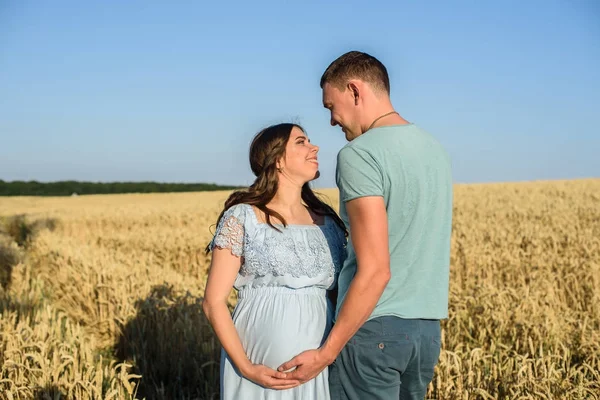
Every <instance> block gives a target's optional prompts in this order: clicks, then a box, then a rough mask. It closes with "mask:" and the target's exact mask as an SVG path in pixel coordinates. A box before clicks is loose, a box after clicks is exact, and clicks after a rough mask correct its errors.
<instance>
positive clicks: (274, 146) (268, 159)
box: [206, 123, 348, 254]
mask: <svg viewBox="0 0 600 400" xmlns="http://www.w3.org/2000/svg"><path fill="white" fill-rule="evenodd" d="M294 127H296V128H299V129H300V130H301V131H302V132H304V129H303V128H302V127H301V126H300V125H297V124H291V123H283V124H277V125H272V126H270V127H268V128H265V129H263V130H262V131H260V132H258V134H256V136H255V137H254V139H253V140H252V143H251V144H250V168H251V169H252V172H253V173H254V175H255V176H256V179H255V180H254V183H252V185H250V187H248V189H244V190H238V191H235V192H233V193H232V194H231V195H230V196H229V198H228V199H227V200H226V201H225V207H224V209H223V211H221V214H219V218H217V223H216V224H217V226H218V225H219V222H220V221H221V218H223V214H225V211H227V210H228V209H229V208H231V207H233V206H235V205H236V204H242V203H244V204H250V205H253V206H255V207H256V208H258V209H259V210H261V211H262V212H263V213H264V214H265V217H266V222H267V224H269V226H271V227H272V228H273V229H276V230H279V229H277V228H276V227H275V226H274V225H273V223H272V222H271V218H272V217H275V218H277V219H278V220H279V221H281V223H282V224H283V226H287V223H286V221H285V219H284V218H283V217H282V216H281V215H280V214H279V213H278V212H276V211H275V210H272V209H270V208H268V207H267V204H268V203H269V202H270V201H271V200H272V199H273V197H275V194H276V193H277V189H278V186H279V185H278V182H279V181H278V177H277V161H278V160H280V159H281V158H282V157H284V156H285V147H286V145H287V142H288V140H289V139H290V135H291V133H292V129H293V128H294ZM301 196H302V201H304V203H305V204H306V205H307V206H308V208H309V209H310V210H311V211H312V212H313V213H315V214H317V215H323V216H330V217H331V218H332V219H333V220H334V221H335V223H336V224H337V225H338V226H339V227H340V228H341V229H342V230H343V231H344V233H345V235H346V236H347V235H348V232H347V230H346V227H345V225H344V222H343V221H342V220H341V218H340V217H339V216H338V215H337V213H336V212H335V211H334V210H333V208H331V207H330V206H329V205H327V204H326V203H325V202H323V201H322V200H321V199H319V198H318V197H317V195H316V194H315V193H314V192H313V191H312V189H311V188H310V186H309V185H308V182H307V183H305V184H304V185H303V186H302V191H301ZM209 252H210V245H208V246H207V247H206V253H207V254H208V253H209Z"/></svg>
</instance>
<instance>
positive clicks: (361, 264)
mask: <svg viewBox="0 0 600 400" xmlns="http://www.w3.org/2000/svg"><path fill="white" fill-rule="evenodd" d="M346 212H347V214H348V218H349V221H350V232H351V238H352V245H353V247H354V250H355V253H356V261H357V270H356V274H355V276H354V278H353V279H352V282H351V284H350V286H349V288H348V292H347V294H346V296H345V298H344V302H343V305H342V308H341V310H340V312H339V315H338V318H337V321H336V323H335V325H334V327H333V329H332V330H331V332H330V334H329V336H328V338H327V340H326V341H325V343H324V344H323V346H321V347H320V348H319V349H318V350H309V351H306V352H303V353H301V354H299V355H298V356H296V357H294V358H293V359H292V360H290V361H288V362H287V363H285V364H283V365H281V366H280V367H279V371H287V370H289V369H291V368H294V367H297V368H296V370H294V371H293V372H292V373H291V374H288V379H298V380H299V381H300V382H306V381H309V380H311V379H312V378H314V377H315V376H317V375H318V374H319V373H320V372H321V371H322V370H323V369H325V367H327V366H328V365H329V364H331V363H332V362H333V361H334V360H335V358H336V357H337V355H338V354H339V353H340V352H341V351H342V348H343V347H344V346H345V345H346V343H347V342H348V341H349V340H350V338H351V337H352V336H353V335H354V334H355V333H356V331H358V329H359V328H360V327H361V326H362V325H363V324H364V322H365V321H366V320H367V319H368V318H369V316H370V315H371V313H372V312H373V309H374V308H375V306H376V305H377V302H378V301H379V298H380V297H381V295H382V293H383V291H384V289H385V287H386V285H387V283H388V282H389V280H390V277H391V272H390V253H389V238H388V223H387V212H386V209H385V203H384V200H383V197H381V196H367V197H359V198H357V199H353V200H350V201H348V202H346Z"/></svg>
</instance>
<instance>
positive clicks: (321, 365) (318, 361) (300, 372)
mask: <svg viewBox="0 0 600 400" xmlns="http://www.w3.org/2000/svg"><path fill="white" fill-rule="evenodd" d="M334 360H335V357H332V356H330V355H327V354H325V352H324V351H323V350H321V349H318V350H307V351H305V352H302V353H300V354H298V355H297V356H296V357H294V358H292V359H291V360H290V361H288V362H286V363H284V364H281V366H280V367H279V368H277V370H278V371H279V372H284V371H288V370H290V369H291V368H294V367H296V369H295V370H293V371H291V372H287V373H286V379H293V380H298V381H300V383H306V382H308V381H310V380H311V379H313V378H314V377H315V376H317V375H319V374H320V373H321V371H323V370H324V369H325V368H327V366H328V365H329V364H331V363H332V362H333V361H334Z"/></svg>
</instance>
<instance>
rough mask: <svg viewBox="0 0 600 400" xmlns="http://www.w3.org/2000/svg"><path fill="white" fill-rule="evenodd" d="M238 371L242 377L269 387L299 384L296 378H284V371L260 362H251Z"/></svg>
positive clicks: (290, 386)
mask: <svg viewBox="0 0 600 400" xmlns="http://www.w3.org/2000/svg"><path fill="white" fill-rule="evenodd" d="M240 373H241V374H242V376H243V377H244V378H246V379H248V380H251V381H252V382H254V383H256V384H257V385H260V386H262V387H265V388H269V389H276V390H285V389H291V388H294V387H296V386H299V385H300V382H299V381H298V380H295V379H286V376H287V374H286V373H284V372H278V371H275V370H274V369H271V368H269V367H266V366H264V365H261V364H251V365H250V366H249V367H247V368H246V369H244V370H242V371H240Z"/></svg>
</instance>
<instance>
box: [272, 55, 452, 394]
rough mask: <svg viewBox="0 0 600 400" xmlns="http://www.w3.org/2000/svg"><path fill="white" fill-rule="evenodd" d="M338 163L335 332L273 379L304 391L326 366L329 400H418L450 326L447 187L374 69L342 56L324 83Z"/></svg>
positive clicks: (430, 145) (442, 162) (382, 73)
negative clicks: (339, 258) (344, 238)
mask: <svg viewBox="0 0 600 400" xmlns="http://www.w3.org/2000/svg"><path fill="white" fill-rule="evenodd" d="M321 88H322V89H323V105H324V106H325V108H327V109H329V110H330V112H331V125H333V126H335V125H339V126H340V127H341V128H342V131H343V132H344V133H345V135H346V139H347V140H348V141H349V143H348V144H346V146H344V148H342V149H341V150H340V152H339V154H338V159H337V171H336V181H337V185H338V188H339V191H340V214H341V216H342V219H343V220H344V222H345V223H346V226H347V227H348V229H349V232H350V238H349V243H348V257H347V259H346V261H345V263H344V266H343V268H342V270H341V273H340V276H339V282H338V285H339V286H338V287H339V295H338V302H337V309H336V321H335V325H334V327H333V329H332V330H331V332H330V334H329V336H328V338H327V339H326V341H325V342H324V344H323V346H321V347H320V348H319V349H317V350H309V351H306V352H304V353H301V354H300V355H298V356H297V357H295V358H294V359H292V360H291V361H289V362H287V363H285V364H283V365H282V366H281V368H280V371H287V370H289V369H290V368H293V367H296V369H295V370H294V371H293V372H291V373H290V374H287V375H288V377H287V378H288V379H299V380H300V381H301V382H306V381H308V380H310V379H312V378H313V377H314V376H316V375H317V374H318V373H319V372H320V371H322V370H323V369H324V368H325V367H326V366H328V365H330V364H331V367H330V376H329V382H330V383H329V384H330V391H331V398H332V399H333V400H337V399H351V400H377V399H382V400H383V399H386V400H387V399H398V398H400V399H423V398H424V397H425V395H426V391H427V385H428V384H429V383H430V382H431V380H432V378H433V370H434V366H435V365H436V363H437V361H438V358H439V354H440V347H441V334H440V319H443V318H447V316H448V283H449V282H448V281H449V263H450V233H451V225H452V223H451V222H452V221H451V220H452V176H451V167H450V160H449V157H448V155H447V153H446V152H445V151H444V149H443V148H442V147H441V145H440V144H439V143H438V142H437V141H436V140H435V139H434V138H433V137H432V136H430V135H429V134H428V133H426V132H425V131H423V130H422V129H420V128H419V127H417V126H416V125H415V124H413V123H410V122H408V121H406V120H405V119H404V118H402V117H401V116H400V114H398V113H397V112H396V111H395V110H394V108H393V106H392V104H391V100H390V84H389V77H388V73H387V70H386V68H385V67H384V65H383V64H382V63H381V62H380V61H378V60H377V59H376V58H374V57H372V56H370V55H368V54H365V53H361V52H357V51H352V52H349V53H346V54H344V55H342V56H340V57H339V58H338V59H336V60H335V61H334V62H333V63H331V65H329V67H328V68H327V70H326V71H325V73H324V74H323V76H322V78H321Z"/></svg>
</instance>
